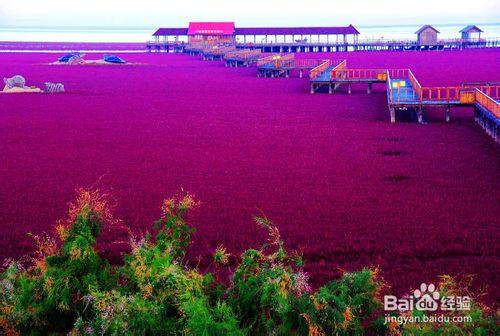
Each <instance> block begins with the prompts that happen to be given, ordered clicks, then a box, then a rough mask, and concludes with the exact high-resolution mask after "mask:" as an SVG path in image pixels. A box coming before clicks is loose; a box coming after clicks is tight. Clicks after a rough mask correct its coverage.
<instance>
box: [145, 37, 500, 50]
mask: <svg viewBox="0 0 500 336" xmlns="http://www.w3.org/2000/svg"><path fill="white" fill-rule="evenodd" d="M235 47H236V48H237V49H259V50H261V51H262V52H263V53H266V52H267V53H300V52H345V51H361V50H365V51H376V50H397V51H428V50H435V51H443V50H462V49H469V48H496V47H500V39H489V40H480V41H464V40H461V39H451V40H439V41H438V43H437V44H435V45H420V44H418V42H417V41H413V40H406V41H389V40H367V41H361V40H360V41H358V42H357V43H343V42H338V43H335V42H329V43H325V42H293V43H286V42H278V43H271V42H269V43H267V42H262V43H250V42H248V43H236V44H235ZM186 49H189V44H188V43H182V42H174V41H163V42H162V41H150V42H147V43H146V50H148V51H156V52H161V51H164V52H188V51H186Z"/></svg>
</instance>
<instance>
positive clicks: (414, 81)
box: [408, 69, 422, 99]
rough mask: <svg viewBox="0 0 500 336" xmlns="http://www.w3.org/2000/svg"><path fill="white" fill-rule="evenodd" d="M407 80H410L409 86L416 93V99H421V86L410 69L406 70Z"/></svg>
mask: <svg viewBox="0 0 500 336" xmlns="http://www.w3.org/2000/svg"><path fill="white" fill-rule="evenodd" d="M408 78H409V79H410V84H411V86H412V87H413V89H414V90H415V92H417V95H418V97H419V98H420V99H422V85H420V83H419V82H418V80H417V78H416V77H415V75H414V74H413V72H412V71H411V70H410V69H408Z"/></svg>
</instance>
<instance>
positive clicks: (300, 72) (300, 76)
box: [299, 69, 302, 78]
mask: <svg viewBox="0 0 500 336" xmlns="http://www.w3.org/2000/svg"><path fill="white" fill-rule="evenodd" d="M299 78H302V69H300V70H299Z"/></svg>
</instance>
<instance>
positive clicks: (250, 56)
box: [224, 49, 263, 68]
mask: <svg viewBox="0 0 500 336" xmlns="http://www.w3.org/2000/svg"><path fill="white" fill-rule="evenodd" d="M262 57H263V56H262V52H261V51H260V50H259V49H243V50H234V51H229V52H227V53H226V54H224V59H225V60H226V66H227V67H235V68H237V67H238V66H244V67H249V66H250V65H251V64H254V63H257V61H258V60H259V59H260V58H262Z"/></svg>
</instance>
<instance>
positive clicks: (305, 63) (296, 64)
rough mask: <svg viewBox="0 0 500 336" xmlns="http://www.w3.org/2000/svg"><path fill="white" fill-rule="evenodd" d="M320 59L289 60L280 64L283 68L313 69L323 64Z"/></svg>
mask: <svg viewBox="0 0 500 336" xmlns="http://www.w3.org/2000/svg"><path fill="white" fill-rule="evenodd" d="M323 62H324V60H321V59H291V60H288V61H285V62H283V63H282V65H283V66H284V67H290V68H304V69H313V68H315V67H317V66H318V65H320V64H321V63H323Z"/></svg>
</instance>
